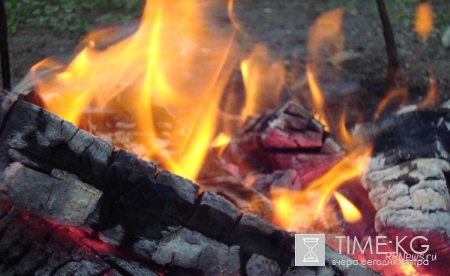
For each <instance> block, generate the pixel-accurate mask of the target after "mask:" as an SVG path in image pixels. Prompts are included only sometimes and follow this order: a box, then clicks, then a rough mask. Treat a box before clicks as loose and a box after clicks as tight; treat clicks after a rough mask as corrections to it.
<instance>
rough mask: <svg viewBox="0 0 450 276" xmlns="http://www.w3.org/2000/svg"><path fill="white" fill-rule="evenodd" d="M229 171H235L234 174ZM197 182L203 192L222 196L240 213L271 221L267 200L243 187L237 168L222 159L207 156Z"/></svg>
mask: <svg viewBox="0 0 450 276" xmlns="http://www.w3.org/2000/svg"><path fill="white" fill-rule="evenodd" d="M230 166H231V167H230ZM231 170H235V173H233V172H232V171H231ZM197 181H198V183H200V184H201V186H202V187H203V188H204V189H205V190H208V191H212V192H214V193H216V194H218V195H221V196H223V197H224V198H226V199H227V200H229V201H230V202H232V203H233V204H234V205H235V206H236V207H237V208H238V209H239V210H240V211H242V212H244V213H251V214H254V215H257V216H260V217H262V218H264V219H266V220H268V221H270V220H271V219H272V204H271V202H270V201H269V199H268V198H267V197H266V196H264V195H263V194H261V193H260V192H258V191H256V190H255V189H253V188H252V187H249V186H247V185H245V183H244V181H243V179H242V178H241V177H239V168H238V167H236V166H234V165H232V164H226V163H225V162H224V160H223V159H220V158H217V157H215V156H213V155H212V154H210V155H208V157H207V159H206V161H205V164H204V166H203V167H202V169H201V171H200V174H199V176H198V180H197Z"/></svg>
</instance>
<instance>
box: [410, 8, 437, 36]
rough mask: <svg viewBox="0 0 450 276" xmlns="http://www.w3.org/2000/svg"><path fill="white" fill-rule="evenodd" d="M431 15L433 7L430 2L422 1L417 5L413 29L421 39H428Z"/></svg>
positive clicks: (431, 23)
mask: <svg viewBox="0 0 450 276" xmlns="http://www.w3.org/2000/svg"><path fill="white" fill-rule="evenodd" d="M433 16H434V14H433V8H432V7H431V4H430V3H427V2H424V3H420V4H419V5H418V6H417V9H416V18H415V24H414V31H415V32H416V33H417V34H418V35H419V36H420V38H421V39H422V40H423V41H427V40H428V36H429V35H430V33H431V31H432V30H433V27H434V21H433Z"/></svg>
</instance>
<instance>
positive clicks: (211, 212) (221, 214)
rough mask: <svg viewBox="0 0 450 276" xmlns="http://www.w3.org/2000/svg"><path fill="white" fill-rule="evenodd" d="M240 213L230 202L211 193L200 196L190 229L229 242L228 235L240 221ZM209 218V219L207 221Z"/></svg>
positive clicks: (190, 221) (190, 222)
mask: <svg viewBox="0 0 450 276" xmlns="http://www.w3.org/2000/svg"><path fill="white" fill-rule="evenodd" d="M239 214H240V212H239V210H238V209H237V208H236V207H235V206H234V205H233V204H231V202H229V201H228V200H226V199H224V198H223V197H221V196H218V195H216V194H214V193H211V192H208V191H206V192H204V193H202V194H201V195H200V199H199V203H198V205H197V207H196V208H195V211H194V215H193V216H192V218H191V219H190V220H189V223H188V225H189V228H191V229H197V231H199V232H201V233H204V234H206V235H208V236H209V237H212V238H214V239H216V240H220V241H228V235H229V233H230V232H231V230H232V229H233V227H234V225H235V224H236V221H237V220H238V216H239ZM205 218H208V219H205Z"/></svg>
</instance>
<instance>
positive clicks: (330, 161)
mask: <svg viewBox="0 0 450 276" xmlns="http://www.w3.org/2000/svg"><path fill="white" fill-rule="evenodd" d="M236 137H237V138H235V139H233V140H232V141H231V142H230V144H229V145H228V146H227V148H226V149H225V151H224V154H223V157H224V158H225V159H226V160H227V161H228V162H230V163H233V164H235V165H237V166H238V167H239V168H240V169H241V172H242V174H243V175H245V176H247V175H259V174H272V173H273V172H274V171H277V170H282V171H285V170H295V171H297V173H298V179H296V182H295V183H296V185H297V186H298V187H294V189H300V188H302V187H303V186H305V185H307V184H308V183H309V182H311V181H312V180H314V179H316V178H317V177H319V176H321V175H322V174H324V173H325V172H326V171H328V170H329V169H330V168H331V167H332V166H333V165H335V164H336V163H337V162H338V161H339V160H340V159H342V157H343V156H344V155H345V153H344V151H343V150H341V148H340V147H339V145H338V144H337V143H336V142H335V141H334V140H333V139H332V138H331V137H330V136H329V134H328V133H326V132H325V131H324V129H323V126H322V125H321V124H320V123H319V122H318V121H317V120H315V119H314V118H313V116H312V115H311V114H310V113H309V112H308V111H307V110H306V109H304V108H303V107H301V106H300V105H297V104H295V103H293V102H287V103H286V104H285V105H284V106H283V107H282V108H280V109H278V110H276V111H271V112H268V113H266V114H264V115H262V116H260V117H258V118H250V119H249V121H248V122H247V123H246V125H245V126H244V128H243V129H242V131H241V132H240V133H239V134H238V135H237V136H236Z"/></svg>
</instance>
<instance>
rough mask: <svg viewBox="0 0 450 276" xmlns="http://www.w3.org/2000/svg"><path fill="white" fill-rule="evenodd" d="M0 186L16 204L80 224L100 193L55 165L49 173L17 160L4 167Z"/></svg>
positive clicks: (54, 218) (71, 223) (68, 222)
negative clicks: (29, 166)
mask: <svg viewBox="0 0 450 276" xmlns="http://www.w3.org/2000/svg"><path fill="white" fill-rule="evenodd" d="M0 190H3V191H6V193H7V194H8V196H9V198H10V200H11V201H12V202H13V203H14V204H15V205H16V206H19V207H21V208H24V209H27V210H28V211H29V212H32V213H34V214H36V215H39V216H41V217H42V218H47V219H51V220H53V221H55V222H57V223H59V224H62V225H68V226H80V225H82V224H83V223H84V221H85V220H86V218H87V217H88V215H89V214H91V212H92V211H94V208H95V206H96V204H97V202H98V200H99V198H100V196H101V195H102V193H101V192H100V191H99V190H97V189H95V188H94V187H92V186H90V185H87V184H85V183H83V182H81V181H80V180H79V179H78V177H76V176H75V175H72V174H67V173H65V172H63V171H60V170H56V169H55V170H53V171H52V174H51V175H48V174H44V173H40V172H36V171H34V170H31V169H29V168H26V167H24V166H23V165H22V164H20V163H17V162H14V163H12V164H11V165H10V166H9V167H8V168H6V170H5V172H4V173H3V177H2V178H1V179H0Z"/></svg>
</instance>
